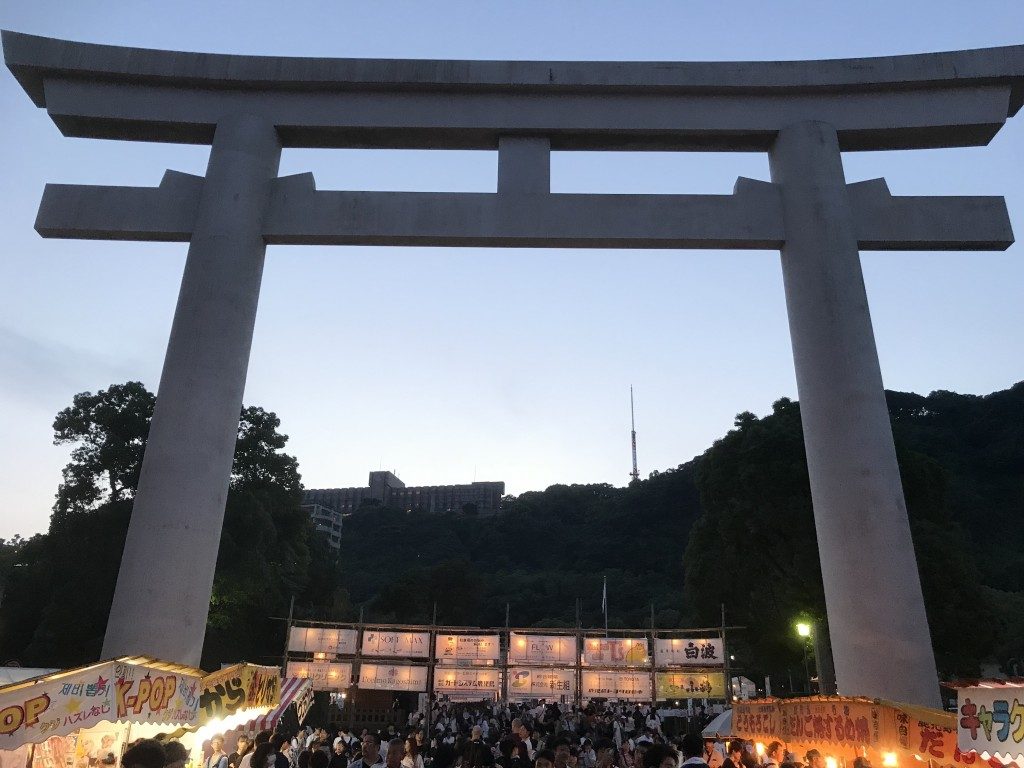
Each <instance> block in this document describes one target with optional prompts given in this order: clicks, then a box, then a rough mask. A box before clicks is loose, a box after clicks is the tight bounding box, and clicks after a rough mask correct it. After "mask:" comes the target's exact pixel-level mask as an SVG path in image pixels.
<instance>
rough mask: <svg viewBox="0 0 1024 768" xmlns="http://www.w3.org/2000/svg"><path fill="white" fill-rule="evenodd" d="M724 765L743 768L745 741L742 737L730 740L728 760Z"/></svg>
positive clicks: (725, 767)
mask: <svg viewBox="0 0 1024 768" xmlns="http://www.w3.org/2000/svg"><path fill="white" fill-rule="evenodd" d="M722 765H723V766H724V768H743V742H742V741H741V740H740V739H733V740H732V741H730V742H729V747H728V749H726V760H725V762H724V763H723V764H722Z"/></svg>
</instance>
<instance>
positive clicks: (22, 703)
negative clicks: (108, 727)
mask: <svg viewBox="0 0 1024 768" xmlns="http://www.w3.org/2000/svg"><path fill="white" fill-rule="evenodd" d="M201 691H202V672H201V671H200V670H198V669H192V668H191V667H170V665H165V664H163V663H161V664H160V665H159V666H156V667H149V666H146V665H145V664H124V663H121V662H106V663H102V664H93V665H91V666H88V667H82V668H81V669H75V670H69V671H68V672H57V673H54V674H53V675H50V676H48V677H45V678H43V679H42V680H40V681H39V682H37V683H35V684H31V685H20V684H16V685H12V686H8V687H7V689H6V690H4V691H0V749H6V750H12V749H17V748H18V747H19V746H21V745H22V744H25V743H29V742H31V743H36V744H38V743H41V742H43V741H46V740H47V739H48V738H50V737H51V736H66V735H68V734H70V733H73V732H75V731H78V730H80V729H82V728H91V727H92V726H94V725H97V724H99V723H102V722H114V721H117V720H125V721H128V722H132V723H159V724H168V725H195V724H196V723H198V721H199V696H200V692H201Z"/></svg>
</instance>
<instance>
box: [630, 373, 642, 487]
mask: <svg viewBox="0 0 1024 768" xmlns="http://www.w3.org/2000/svg"><path fill="white" fill-rule="evenodd" d="M629 423H630V426H631V428H632V436H633V471H632V472H630V473H629V476H630V477H632V478H633V480H635V481H638V480H640V471H639V470H638V469H637V468H636V415H635V414H634V412H633V387H632V385H630V387H629Z"/></svg>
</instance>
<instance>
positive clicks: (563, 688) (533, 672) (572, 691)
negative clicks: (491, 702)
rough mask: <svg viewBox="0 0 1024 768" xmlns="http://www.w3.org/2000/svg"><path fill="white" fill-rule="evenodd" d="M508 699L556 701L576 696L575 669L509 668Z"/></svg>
mask: <svg viewBox="0 0 1024 768" xmlns="http://www.w3.org/2000/svg"><path fill="white" fill-rule="evenodd" d="M508 695H509V698H510V699H548V700H552V699H558V698H560V697H561V696H568V697H572V696H575V695H576V670H575V669H537V668H535V667H533V668H531V667H509V670H508Z"/></svg>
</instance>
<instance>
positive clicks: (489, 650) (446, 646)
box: [434, 635, 500, 661]
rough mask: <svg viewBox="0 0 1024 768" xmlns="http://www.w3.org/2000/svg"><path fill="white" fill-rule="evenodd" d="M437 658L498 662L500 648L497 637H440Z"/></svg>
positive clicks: (436, 652) (436, 647)
mask: <svg viewBox="0 0 1024 768" xmlns="http://www.w3.org/2000/svg"><path fill="white" fill-rule="evenodd" d="M434 655H435V657H436V658H437V659H438V660H439V661H440V660H444V659H455V660H458V661H461V660H463V659H474V660H478V659H482V660H490V661H497V660H498V659H499V658H500V648H499V643H498V636H497V635H438V636H437V643H436V646H435V649H434Z"/></svg>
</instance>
